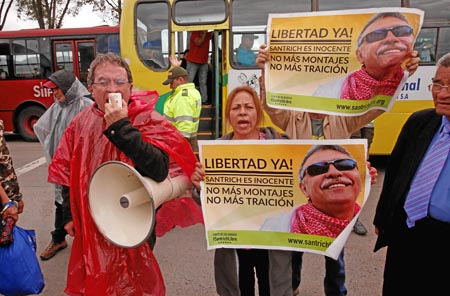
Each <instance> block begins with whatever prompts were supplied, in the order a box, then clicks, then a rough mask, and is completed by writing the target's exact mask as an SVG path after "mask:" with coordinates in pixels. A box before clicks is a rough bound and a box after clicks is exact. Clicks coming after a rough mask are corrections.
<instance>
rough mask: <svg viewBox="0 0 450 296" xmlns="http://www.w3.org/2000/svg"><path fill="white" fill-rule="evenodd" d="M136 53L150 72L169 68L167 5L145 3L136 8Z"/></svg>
mask: <svg viewBox="0 0 450 296" xmlns="http://www.w3.org/2000/svg"><path fill="white" fill-rule="evenodd" d="M137 15H138V20H137V23H138V26H137V35H136V36H137V42H136V46H137V49H136V50H137V52H138V53H139V58H140V59H141V60H142V62H143V63H144V64H145V65H146V66H147V67H149V68H150V69H152V70H167V69H168V68H169V66H170V65H169V64H170V63H169V37H168V34H169V27H168V24H169V21H168V18H169V6H168V5H167V3H160V2H158V3H145V4H139V5H138V6H137Z"/></svg>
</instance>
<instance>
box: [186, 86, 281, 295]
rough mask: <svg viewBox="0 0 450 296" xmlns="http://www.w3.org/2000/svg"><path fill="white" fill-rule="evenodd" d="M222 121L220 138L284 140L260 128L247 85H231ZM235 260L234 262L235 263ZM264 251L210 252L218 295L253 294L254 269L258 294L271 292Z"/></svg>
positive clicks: (199, 169)
mask: <svg viewBox="0 0 450 296" xmlns="http://www.w3.org/2000/svg"><path fill="white" fill-rule="evenodd" d="M225 118H226V121H227V122H228V123H229V124H230V125H231V127H232V128H233V131H232V132H230V133H228V134H226V135H224V136H223V137H221V138H220V139H221V140H235V141H236V140H251V139H254V140H269V139H270V140H272V139H287V136H286V135H285V134H280V133H279V132H278V131H276V130H275V129H274V128H273V127H262V126H261V125H262V124H263V121H264V113H263V110H262V106H261V104H260V102H259V97H258V95H257V93H256V92H255V90H254V89H253V88H251V87H250V86H248V85H245V86H239V87H236V88H234V89H233V90H232V91H231V92H230V94H229V95H228V100H227V105H226V107H225ZM204 176H205V173H204V170H203V165H202V164H201V163H200V162H198V163H197V164H196V170H195V172H194V173H193V174H192V176H191V181H192V184H193V185H194V198H196V199H197V200H199V199H200V197H199V190H200V189H201V188H200V182H201V181H203V180H204ZM236 263H237V264H236ZM268 268H269V262H268V255H267V250H262V249H228V248H219V249H216V250H215V253H214V279H215V283H216V291H217V294H219V295H220V296H239V295H241V296H254V295H255V272H256V278H257V280H258V288H259V295H260V296H269V295H271V292H270V288H269V278H268V276H269V271H268Z"/></svg>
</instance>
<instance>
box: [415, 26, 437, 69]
mask: <svg viewBox="0 0 450 296" xmlns="http://www.w3.org/2000/svg"><path fill="white" fill-rule="evenodd" d="M436 41H437V28H423V29H422V30H420V33H419V36H417V38H416V43H414V50H417V51H418V52H419V57H420V62H422V63H427V62H436Z"/></svg>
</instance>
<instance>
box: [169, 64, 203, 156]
mask: <svg viewBox="0 0 450 296" xmlns="http://www.w3.org/2000/svg"><path fill="white" fill-rule="evenodd" d="M163 84H164V85H170V88H171V89H172V93H171V94H170V96H169V97H168V98H167V100H166V101H165V102H164V116H165V117H166V119H167V120H168V121H169V122H170V123H172V124H173V125H174V126H175V127H176V128H177V129H178V130H179V131H180V133H181V134H182V135H183V136H184V137H185V138H186V140H188V142H189V144H190V145H191V147H192V150H193V151H194V152H195V153H198V141H197V131H198V125H199V120H200V112H201V111H202V97H201V95H200V93H199V91H198V90H197V89H196V88H195V84H194V83H193V82H189V75H188V72H187V71H186V70H185V69H184V68H182V67H174V68H172V69H170V70H169V73H168V77H167V80H166V81H164V82H163Z"/></svg>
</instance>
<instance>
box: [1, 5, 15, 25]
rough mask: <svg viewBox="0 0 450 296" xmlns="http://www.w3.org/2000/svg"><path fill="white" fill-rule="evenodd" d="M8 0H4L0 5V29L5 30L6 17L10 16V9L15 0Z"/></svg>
mask: <svg viewBox="0 0 450 296" xmlns="http://www.w3.org/2000/svg"><path fill="white" fill-rule="evenodd" d="M7 2H8V1H7V0H2V4H1V6H0V31H1V30H3V27H4V26H5V22H6V18H7V17H8V13H9V9H10V8H11V6H12V4H13V3H14V0H10V1H9V2H8V3H7Z"/></svg>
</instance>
